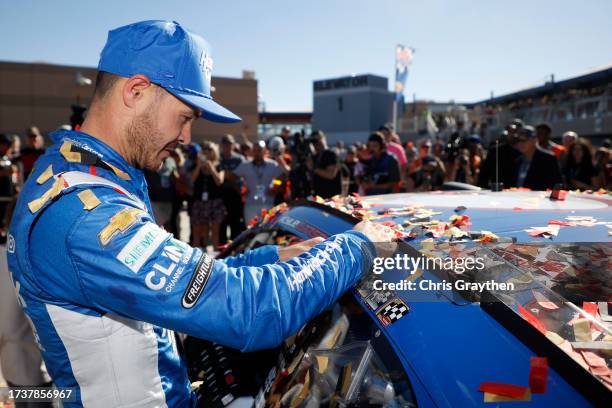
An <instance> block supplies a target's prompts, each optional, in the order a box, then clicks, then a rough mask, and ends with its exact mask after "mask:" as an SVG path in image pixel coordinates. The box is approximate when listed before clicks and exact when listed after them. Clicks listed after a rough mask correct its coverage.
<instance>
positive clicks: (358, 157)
mask: <svg viewBox="0 0 612 408" xmlns="http://www.w3.org/2000/svg"><path fill="white" fill-rule="evenodd" d="M483 128H484V126H483ZM483 130H484V129H483ZM480 133H481V132H480ZM25 136H26V146H25V147H23V148H22V147H21V138H20V137H19V136H18V135H12V136H9V135H5V134H2V135H0V155H1V159H0V211H1V214H4V217H3V219H2V228H3V230H6V227H7V226H8V221H9V217H10V203H11V202H13V201H14V197H15V195H16V194H17V193H18V191H19V186H20V185H21V184H22V183H23V182H24V181H25V179H26V177H27V175H28V174H29V173H30V171H31V170H32V167H33V165H34V162H35V161H36V159H37V158H38V157H39V156H40V155H42V154H43V153H44V151H45V148H44V138H43V136H42V134H41V132H40V131H39V130H38V128H36V127H34V126H33V127H30V128H28V129H27V130H26V131H25ZM146 177H147V181H148V185H149V193H150V197H151V201H152V205H153V209H154V212H155V219H156V220H157V222H158V224H160V225H162V226H164V227H165V228H166V229H167V230H169V231H170V232H172V233H174V234H175V235H176V236H179V234H180V231H179V229H180V223H179V222H178V215H179V213H180V211H181V210H183V209H184V206H185V205H186V206H187V212H188V215H189V220H190V227H191V233H190V240H191V244H192V245H194V246H199V247H206V246H207V245H212V246H213V247H214V248H216V247H218V246H219V245H223V244H225V243H226V242H228V240H231V239H234V238H235V237H236V236H237V235H238V234H240V233H241V232H242V231H243V230H244V229H245V228H246V226H247V224H249V222H251V221H252V220H253V219H254V218H255V217H257V216H260V215H261V211H262V210H263V209H266V208H270V207H272V206H274V205H277V204H279V203H281V202H289V201H293V200H299V199H305V198H308V197H312V196H320V197H322V198H331V197H333V196H335V195H348V194H354V193H357V194H360V195H373V194H386V193H393V192H424V191H433V190H439V189H441V188H442V187H443V185H444V184H445V183H447V182H456V183H463V184H468V185H474V186H480V187H483V188H491V187H492V183H497V184H498V185H499V186H503V188H512V187H523V188H528V189H531V190H546V189H552V188H559V187H561V188H565V189H580V190H597V189H606V190H609V189H610V187H611V184H612V156H611V144H610V141H609V140H605V141H604V143H603V145H602V146H601V147H599V148H597V149H594V148H593V146H592V145H591V143H590V141H589V140H588V139H586V138H582V137H579V135H578V134H576V133H575V132H571V131H570V132H566V133H564V134H563V138H562V143H561V144H557V143H554V142H553V141H552V140H551V128H550V126H549V125H548V124H546V123H540V124H538V125H536V126H530V125H526V124H525V123H523V121H521V120H520V119H514V120H513V121H512V122H511V123H509V124H508V125H507V126H506V128H505V130H504V131H503V132H502V134H501V135H500V137H499V138H498V139H497V140H494V141H493V142H491V143H489V145H488V146H483V143H481V137H480V135H479V129H478V127H477V126H475V125H472V126H470V129H469V130H466V129H465V126H464V123H462V122H460V121H459V122H457V125H456V127H455V129H454V131H453V132H452V133H451V134H450V136H448V137H447V138H443V137H442V136H440V137H437V138H430V137H426V138H423V139H421V140H420V141H417V142H413V141H410V142H405V143H402V142H401V140H400V138H399V136H398V135H397V133H396V132H395V131H394V129H393V126H391V125H389V124H386V125H383V126H381V127H380V128H379V129H378V131H376V132H373V133H372V134H370V135H369V137H368V138H367V140H364V141H363V142H358V143H354V144H351V145H349V146H345V145H344V144H343V143H342V142H338V143H336V144H335V145H334V146H328V143H327V137H326V135H325V134H324V132H323V131H314V132H312V133H311V134H309V135H306V134H304V133H303V132H298V133H294V134H291V131H290V129H289V128H288V127H285V128H283V130H282V132H281V134H280V135H278V136H274V137H271V138H269V139H268V140H260V141H258V142H256V143H251V142H249V141H248V140H247V139H246V138H243V140H242V143H237V141H236V140H235V138H234V137H233V136H232V135H230V134H227V135H224V136H223V137H222V138H221V141H220V143H218V144H217V143H213V142H210V141H205V142H203V143H201V144H197V143H191V144H188V145H181V146H179V147H177V148H176V149H175V151H174V154H173V155H172V156H171V157H169V158H168V159H166V160H165V162H164V164H163V166H162V168H161V169H160V170H159V171H158V172H151V171H147V172H146ZM468 188H469V187H468ZM7 209H8V211H7Z"/></svg>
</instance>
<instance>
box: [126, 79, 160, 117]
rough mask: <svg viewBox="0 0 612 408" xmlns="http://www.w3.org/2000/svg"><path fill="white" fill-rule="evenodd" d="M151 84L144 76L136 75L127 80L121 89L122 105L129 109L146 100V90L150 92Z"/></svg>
mask: <svg viewBox="0 0 612 408" xmlns="http://www.w3.org/2000/svg"><path fill="white" fill-rule="evenodd" d="M152 85H153V84H152V83H151V81H150V80H149V78H147V77H146V76H145V75H141V74H137V75H134V76H132V77H131V78H128V79H127V81H125V83H124V84H123V87H122V88H121V91H122V93H121V96H122V97H123V103H124V104H125V106H127V107H129V108H132V109H133V108H135V107H136V105H137V104H138V103H139V102H140V101H142V100H144V99H145V98H146V95H145V92H146V90H152V89H151V88H152Z"/></svg>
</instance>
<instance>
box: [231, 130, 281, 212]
mask: <svg viewBox="0 0 612 408" xmlns="http://www.w3.org/2000/svg"><path fill="white" fill-rule="evenodd" d="M266 153H267V151H266V143H265V142H264V141H263V140H260V141H259V142H258V143H257V144H255V146H253V159H251V160H249V161H245V162H242V163H241V164H240V165H239V166H238V167H237V168H236V170H235V171H234V174H236V176H238V177H242V178H243V180H244V183H245V184H246V188H247V199H246V204H245V206H244V221H245V222H246V223H247V224H248V223H249V222H251V220H252V219H253V218H254V217H255V216H260V215H261V210H263V209H270V208H271V207H272V206H273V198H274V196H273V194H274V190H273V188H272V182H273V181H274V179H276V178H279V177H281V176H282V175H283V174H285V173H288V172H289V168H288V167H281V166H280V165H279V163H278V162H276V161H274V160H271V159H268V158H266Z"/></svg>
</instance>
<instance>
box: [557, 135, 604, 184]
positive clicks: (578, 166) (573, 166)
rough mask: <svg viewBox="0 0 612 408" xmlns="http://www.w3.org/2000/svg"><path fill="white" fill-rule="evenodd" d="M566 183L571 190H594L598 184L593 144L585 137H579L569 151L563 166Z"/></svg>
mask: <svg viewBox="0 0 612 408" xmlns="http://www.w3.org/2000/svg"><path fill="white" fill-rule="evenodd" d="M563 176H564V177H565V184H566V186H567V188H569V189H570V190H575V189H579V190H592V189H593V188H594V186H596V185H597V172H596V170H595V167H594V166H593V157H592V156H591V145H590V144H589V142H588V141H587V140H586V139H584V138H581V137H580V138H578V139H577V140H576V142H575V143H574V144H572V147H571V149H570V151H569V155H568V157H567V161H566V162H565V166H564V167H563Z"/></svg>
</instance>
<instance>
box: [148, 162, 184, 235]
mask: <svg viewBox="0 0 612 408" xmlns="http://www.w3.org/2000/svg"><path fill="white" fill-rule="evenodd" d="M144 173H145V178H146V179H147V185H148V187H149V197H151V206H152V207H153V214H154V218H155V223H156V224H157V225H159V226H160V227H163V228H165V229H167V230H168V231H170V232H172V233H174V232H175V231H172V228H171V227H170V224H171V222H170V217H171V215H172V201H173V199H174V195H175V194H176V191H175V189H174V183H175V181H176V179H177V178H178V167H177V163H176V161H175V160H174V158H173V157H172V156H170V157H168V158H166V160H164V162H163V163H162V166H161V168H160V169H159V170H158V171H150V170H145V172H144Z"/></svg>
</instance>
